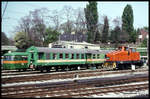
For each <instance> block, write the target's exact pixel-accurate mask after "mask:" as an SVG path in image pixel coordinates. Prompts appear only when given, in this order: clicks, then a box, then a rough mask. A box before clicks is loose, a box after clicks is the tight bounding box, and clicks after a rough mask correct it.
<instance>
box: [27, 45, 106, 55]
mask: <svg viewBox="0 0 150 99" xmlns="http://www.w3.org/2000/svg"><path fill="white" fill-rule="evenodd" d="M31 50H32V51H33V50H36V51H37V52H44V53H49V52H52V53H91V54H99V53H101V52H103V51H100V50H90V49H68V48H48V47H35V46H32V47H30V48H28V50H27V51H31Z"/></svg>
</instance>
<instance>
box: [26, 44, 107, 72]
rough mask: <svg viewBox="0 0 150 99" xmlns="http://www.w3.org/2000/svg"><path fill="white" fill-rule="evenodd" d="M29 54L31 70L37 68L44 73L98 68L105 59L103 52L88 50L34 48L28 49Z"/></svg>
mask: <svg viewBox="0 0 150 99" xmlns="http://www.w3.org/2000/svg"><path fill="white" fill-rule="evenodd" d="M27 53H28V54H29V58H28V62H29V67H30V68H35V69H36V70H40V71H41V72H43V71H44V70H46V71H50V70H51V69H52V67H53V68H55V69H56V70H58V69H61V70H65V69H70V70H71V69H77V68H78V67H85V68H89V67H94V66H95V67H97V68H98V66H101V65H102V64H103V63H104V61H105V59H104V57H105V53H104V52H103V51H96V50H88V49H66V48H48V47H35V46H32V47H30V48H28V49H27Z"/></svg>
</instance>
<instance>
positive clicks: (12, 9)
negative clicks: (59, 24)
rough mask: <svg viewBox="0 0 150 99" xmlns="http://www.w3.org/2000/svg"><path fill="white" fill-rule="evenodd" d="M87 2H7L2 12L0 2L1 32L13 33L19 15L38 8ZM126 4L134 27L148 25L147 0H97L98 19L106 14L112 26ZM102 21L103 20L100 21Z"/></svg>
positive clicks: (76, 5) (79, 4)
mask: <svg viewBox="0 0 150 99" xmlns="http://www.w3.org/2000/svg"><path fill="white" fill-rule="evenodd" d="M86 4H88V2H82V1H79V2H25V1H23V2H8V4H7V8H6V10H5V13H4V15H3V12H4V8H5V6H6V2H2V9H1V16H2V15H3V16H2V25H1V26H2V27H1V28H2V32H5V33H6V35H7V36H8V37H11V36H13V35H14V33H13V31H14V27H16V26H17V25H18V21H19V20H20V18H21V17H24V16H26V15H28V14H29V11H33V10H35V9H39V8H47V9H48V10H50V11H53V10H58V11H59V10H62V9H63V7H64V6H65V5H67V6H71V7H72V8H73V9H77V8H85V7H86ZM127 4H130V5H131V6H132V9H133V15H134V24H133V25H134V28H142V27H144V26H148V22H149V16H148V15H149V8H148V1H147V2H146V1H143V2H142V1H140V2H138V1H135V2H133V1H132V2H121V1H120V2H108V1H107V2H98V5H97V8H98V14H99V21H102V16H103V15H106V16H108V19H109V23H110V26H111V27H113V23H112V20H113V19H114V18H116V17H121V16H122V13H123V10H124V8H125V6H126V5H127ZM100 23H103V22H100Z"/></svg>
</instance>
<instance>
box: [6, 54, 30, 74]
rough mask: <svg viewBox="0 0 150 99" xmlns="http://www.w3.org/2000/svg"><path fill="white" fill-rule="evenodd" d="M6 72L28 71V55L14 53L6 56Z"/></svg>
mask: <svg viewBox="0 0 150 99" xmlns="http://www.w3.org/2000/svg"><path fill="white" fill-rule="evenodd" d="M3 69H4V70H19V71H20V70H26V69H28V53H26V52H12V53H6V54H4V59H3Z"/></svg>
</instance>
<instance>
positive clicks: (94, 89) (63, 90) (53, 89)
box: [2, 74, 148, 98]
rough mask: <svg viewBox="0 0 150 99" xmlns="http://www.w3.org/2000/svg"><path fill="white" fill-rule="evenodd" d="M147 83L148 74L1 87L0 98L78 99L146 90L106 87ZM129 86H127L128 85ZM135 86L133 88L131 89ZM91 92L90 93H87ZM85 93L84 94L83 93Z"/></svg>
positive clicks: (145, 86) (139, 87)
mask: <svg viewBox="0 0 150 99" xmlns="http://www.w3.org/2000/svg"><path fill="white" fill-rule="evenodd" d="M141 81H148V74H140V75H139V74H136V75H132V76H120V77H108V78H97V79H87V80H77V81H75V82H73V81H67V82H59V83H47V84H34V85H21V86H11V87H8V86H7V87H2V97H11V98H19V97H78V96H87V95H93V94H101V93H107V92H114V91H115V92H116V91H118V92H119V91H127V90H137V89H148V83H146V84H143V85H142V84H141V85H132V86H130V87H128V88H127V86H124V87H123V86H122V87H119V86H118V87H117V86H116V87H114V86H112V87H113V88H111V87H108V88H109V89H107V88H106V89H105V87H106V86H110V85H118V84H125V83H131V82H141ZM128 86H129V85H128ZM133 86H135V87H133ZM89 91H91V92H89ZM83 92H85V93H83Z"/></svg>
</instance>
